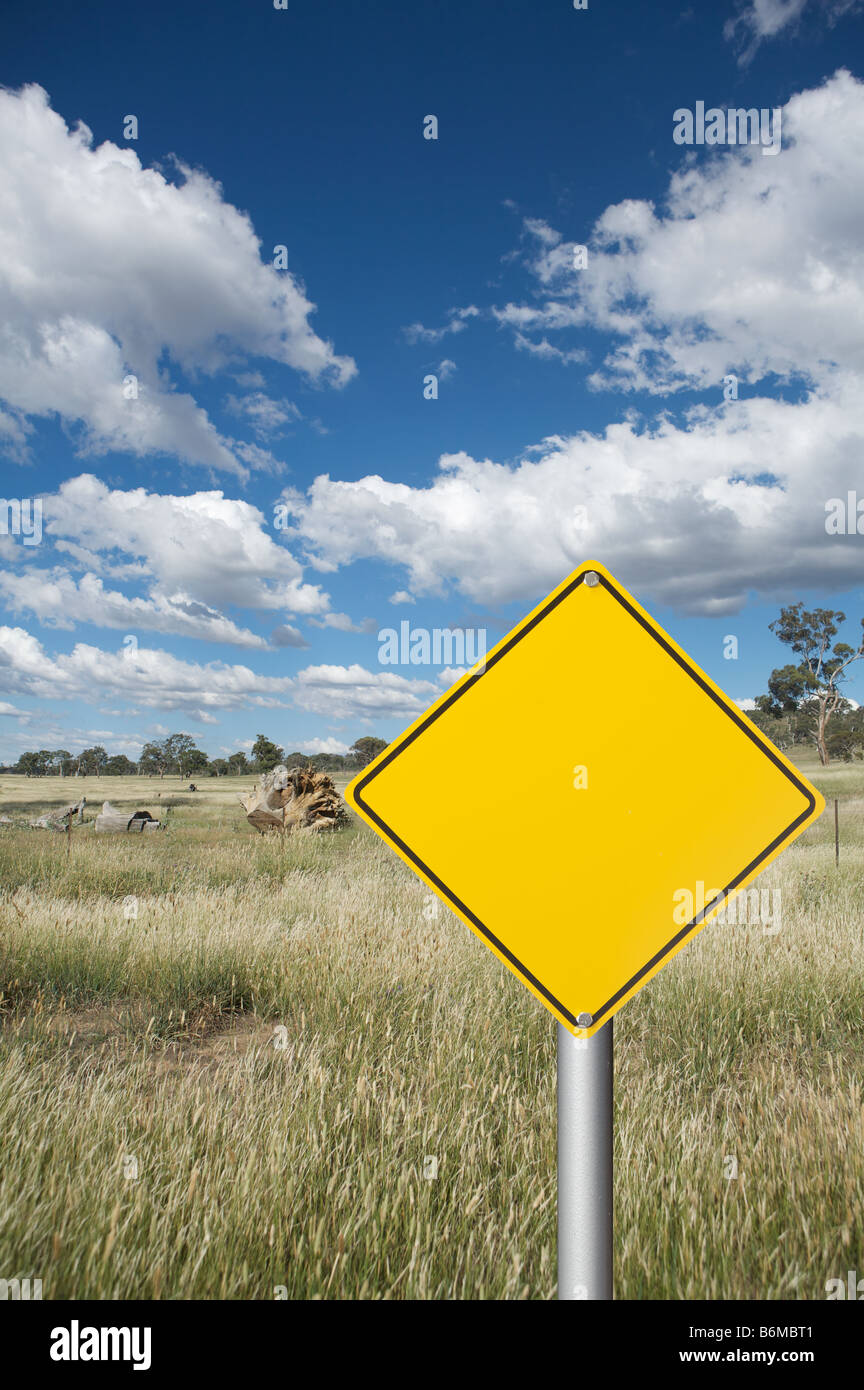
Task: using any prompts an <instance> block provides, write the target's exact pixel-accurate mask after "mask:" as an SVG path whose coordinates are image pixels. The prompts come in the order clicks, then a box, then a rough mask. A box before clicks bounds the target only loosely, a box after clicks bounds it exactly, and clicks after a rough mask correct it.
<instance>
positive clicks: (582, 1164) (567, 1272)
mask: <svg viewBox="0 0 864 1390" xmlns="http://www.w3.org/2000/svg"><path fill="white" fill-rule="evenodd" d="M558 1297H559V1299H581V1298H587V1299H604V1298H611V1297H612V1021H611V1019H610V1021H609V1022H608V1023H606V1024H604V1026H603V1027H602V1028H601V1029H600V1030H599V1032H597V1033H595V1034H594V1036H593V1037H591V1038H574V1036H573V1034H572V1033H568V1031H567V1029H566V1028H565V1027H563V1025H562V1024H560V1023H559V1024H558Z"/></svg>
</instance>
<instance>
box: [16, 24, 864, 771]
mask: <svg viewBox="0 0 864 1390" xmlns="http://www.w3.org/2000/svg"><path fill="white" fill-rule="evenodd" d="M0 39H2V49H0V51H2V54H3V58H2V65H0V82H2V84H3V89H4V90H3V92H2V93H0V176H2V181H3V186H4V190H8V196H7V197H6V198H5V202H6V207H7V212H6V214H5V215H4V216H3V217H2V218H0V310H2V314H0V319H2V322H3V324H4V328H3V330H2V335H0V445H2V446H4V448H5V452H4V453H3V455H2V458H0V467H2V489H0V491H2V495H3V496H4V497H5V498H7V499H8V498H22V499H30V498H37V497H38V498H41V499H42V506H43V518H44V520H43V527H44V534H43V538H42V541H41V543H40V544H39V545H33V546H25V545H24V544H23V537H21V536H14V535H9V536H0V561H2V570H0V606H2V610H3V611H2V612H0V678H3V683H2V688H0V711H2V712H3V713H2V715H0V758H4V759H8V758H10V757H13V756H15V755H16V754H17V753H18V752H19V751H20V750H21V749H23V748H28V747H61V746H62V747H66V748H69V749H70V750H73V751H74V750H75V749H77V748H80V747H83V746H86V745H88V744H92V743H94V742H99V743H103V744H105V746H106V747H108V748H109V750H110V751H125V752H128V753H131V754H133V756H134V754H135V753H136V752H137V750H138V748H139V747H140V744H141V742H142V741H143V740H144V739H147V738H150V737H153V736H156V735H158V734H160V733H162V732H168V731H173V730H178V729H183V730H186V731H188V732H190V733H192V734H193V735H195V737H196V738H198V740H199V742H200V743H201V744H202V746H204V747H206V748H207V749H208V751H210V752H211V753H212V754H214V755H215V754H218V753H220V752H223V751H231V750H232V749H234V748H236V747H242V746H244V744H245V745H246V746H248V744H249V742H251V740H252V739H254V737H255V735H256V733H258V732H260V731H264V732H266V733H267V734H268V735H269V736H271V737H273V738H275V739H276V740H277V741H278V742H279V743H281V744H283V745H284V746H285V747H286V748H292V749H293V748H297V747H299V748H304V749H308V750H309V751H316V750H318V749H325V748H329V749H333V750H334V751H335V750H338V749H340V748H344V747H345V746H347V745H349V744H350V743H352V742H353V740H354V739H355V738H356V737H358V736H359V735H361V734H364V733H370V732H372V733H376V734H379V735H381V736H383V737H386V738H390V737H393V736H395V734H396V733H398V732H399V730H400V729H401V728H402V727H404V726H405V725H406V724H407V723H408V722H410V720H411V719H412V718H413V717H415V715H416V714H417V713H418V712H419V711H420V710H422V709H423V708H424V707H425V705H426V704H428V703H430V702H431V700H432V699H433V698H434V696H435V694H436V693H437V692H438V691H439V690H440V689H441V688H442V684H446V683H447V681H448V679H449V678H451V676H450V675H448V672H446V671H444V672H442V671H441V669H440V668H436V667H417V666H405V667H389V666H382V665H381V663H380V662H379V659H378V655H379V641H378V633H379V631H380V630H381V629H383V628H387V627H392V626H398V625H399V623H400V622H401V621H403V620H406V619H407V620H410V622H411V623H412V625H413V626H424V627H427V628H432V627H436V626H438V627H445V626H450V627H453V626H455V625H459V626H469V627H480V628H485V629H486V630H487V632H488V640H489V644H490V645H491V644H492V643H493V642H494V641H496V640H497V639H498V637H500V636H501V635H502V634H503V633H504V632H505V631H506V630H507V629H508V628H509V627H510V626H512V624H513V623H514V622H515V621H516V620H517V619H518V618H519V617H520V616H521V614H522V613H523V612H525V611H526V610H527V609H528V608H529V607H531V606H532V605H533V604H534V603H536V602H537V600H538V599H539V598H541V597H542V596H543V594H544V593H545V592H547V591H548V590H549V589H551V588H552V587H554V585H555V584H557V583H558V582H559V581H560V580H561V579H562V578H563V577H564V575H565V574H566V573H567V572H568V571H569V569H571V568H573V567H574V566H575V565H576V564H578V563H580V562H581V561H582V560H584V559H585V558H588V557H590V556H593V557H595V558H597V559H599V560H602V561H604V562H605V563H607V564H608V565H609V566H610V568H611V569H612V570H613V571H614V572H615V573H617V575H618V576H619V578H620V579H621V580H622V581H623V582H624V583H625V584H626V585H628V586H629V587H631V588H632V589H633V590H634V592H635V593H636V594H637V596H638V597H639V598H640V600H641V601H642V602H643V603H645V604H646V605H647V606H648V607H649V608H650V609H651V611H652V612H654V613H655V614H656V616H657V617H658V618H659V619H660V621H661V622H662V623H664V625H665V626H667V627H668V628H669V630H670V631H671V632H672V633H673V635H674V636H675V637H676V638H677V639H678V640H679V641H681V642H682V643H683V645H684V646H685V647H686V648H687V649H688V650H689V651H691V652H692V654H693V655H694V656H695V657H696V659H697V660H698V661H699V662H700V663H701V664H702V665H703V666H704V667H705V668H706V669H707V670H708V671H709V673H710V674H711V675H712V676H713V677H714V678H715V679H717V680H718V681H719V682H720V684H721V685H722V686H723V687H724V688H725V689H727V690H728V691H729V693H730V694H731V695H732V696H733V698H738V699H746V698H748V697H752V696H753V695H755V694H757V693H759V692H760V691H761V690H763V689H764V688H765V683H766V680H767V676H768V674H769V672H770V671H771V669H772V667H773V666H775V665H777V664H783V663H784V662H785V659H786V657H785V653H784V650H783V649H782V648H781V647H780V646H779V644H777V643H776V642H775V641H774V639H773V638H772V637H771V634H770V633H769V632H768V631H767V625H768V623H769V622H770V621H771V619H772V618H773V617H774V616H776V613H777V611H778V608H779V605H780V604H781V603H786V602H791V601H794V600H796V599H798V598H803V599H805V600H807V601H808V602H809V601H813V602H820V603H825V604H830V606H833V607H841V608H843V609H845V611H846V612H847V614H848V615H849V619H850V621H849V623H848V624H847V631H848V634H849V635H850V636H852V635H854V634H855V633H856V632H860V628H859V623H860V617H861V615H862V613H864V593H862V589H864V585H862V564H861V547H862V546H864V537H862V536H858V535H857V534H850V535H844V536H834V535H828V534H826V531H825V506H826V503H827V502H828V500H829V499H831V498H832V497H836V496H844V497H845V496H846V494H847V492H848V491H849V490H854V489H856V488H857V489H858V491H859V493H860V495H861V497H862V499H864V469H862V457H864V455H862V449H861V443H862V433H864V407H862V404H861V402H862V399H864V397H862V391H861V386H862V382H861V376H862V373H864V348H862V342H861V333H860V323H861V310H862V307H864V250H862V237H861V227H862V226H864V173H862V171H864V85H862V81H861V78H862V71H861V69H862V62H861V59H862V56H864V46H862V13H861V7H860V6H859V5H858V4H856V3H853V2H852V0H830V3H829V2H828V0H825V2H824V3H818V0H756V3H749V0H748V3H740V4H730V5H723V4H721V5H718V6H710V7H707V6H699V7H695V6H693V7H689V8H688V7H684V6H678V5H671V4H670V5H666V4H664V5H642V4H632V3H630V4H627V3H620V4H611V3H606V2H604V3H601V2H600V0H596V2H594V0H592V2H591V3H589V8H588V9H587V10H582V11H576V10H574V9H573V7H572V5H570V4H569V3H567V0H539V3H538V0H532V3H530V4H529V3H527V0H512V2H511V3H494V0H482V2H480V0H467V3H465V2H464V0H463V3H458V4H457V3H452V4H450V3H441V4H434V5H426V6H419V5H417V6H413V5H412V6H406V5H405V4H404V3H401V4H395V3H376V4H375V5H374V6H365V5H356V4H353V5H352V4H344V3H342V4H328V3H318V4H313V3H312V2H311V0H288V7H287V9H285V10H276V9H275V8H274V7H273V5H272V4H269V5H268V4H266V3H265V2H264V0H258V2H257V3H251V4H250V3H248V0H243V3H241V0H234V2H233V3H213V4H210V5H207V6H206V7H204V6H201V5H198V4H196V5H193V4H191V3H189V0H178V3H174V4H171V5H168V4H164V5H163V4H159V3H155V4H151V5H149V6H147V7H137V8H136V7H128V8H127V7H121V8H119V9H118V8H117V7H116V6H113V5H112V6H109V5H108V4H106V3H102V2H101V0H93V3H89V4H82V5H80V6H76V7H74V9H73V8H72V7H65V8H60V9H58V10H57V11H52V13H51V16H50V19H49V18H47V17H46V15H45V13H44V12H42V11H39V10H36V11H34V10H33V9H32V6H29V5H26V4H24V3H17V0H8V3H7V4H6V6H5V7H4V13H3V17H2V19H0ZM699 101H704V103H705V105H706V107H709V108H711V107H717V108H722V109H725V108H727V107H736V108H751V107H752V108H757V109H759V110H761V109H763V108H764V109H765V110H766V111H772V112H773V111H774V110H775V108H780V109H781V111H782V142H781V143H782V148H781V149H780V151H779V153H778V154H776V155H766V154H764V153H763V150H762V148H761V147H760V146H758V145H757V146H747V145H743V146H742V145H737V144H728V143H727V144H721V145H715V146H712V147H709V146H704V145H703V146H697V145H694V146H691V147H686V146H682V145H679V144H676V143H675V141H674V140H673V113H674V112H675V111H676V110H678V109H681V108H688V109H689V108H695V106H696V103H697V102H699ZM130 115H133V116H135V117H136V118H137V138H134V139H132V138H125V136H126V135H127V134H128V131H127V130H124V123H125V122H126V118H127V117H128V116H130ZM429 115H435V116H436V117H437V119H438V138H437V139H436V140H427V139H424V119H425V118H426V117H427V116H429ZM79 123H83V127H84V128H81V127H79ZM576 245H584V246H585V247H587V250H588V260H587V265H586V266H585V267H584V268H583V269H578V270H577V269H575V267H574V257H573V248H574V246H576ZM280 246H284V247H286V248H287V268H276V267H275V266H274V263H273V262H274V248H276V247H280ZM313 306H315V307H314V308H313ZM856 324H857V327H856ZM430 373H434V374H435V375H436V376H437V377H438V396H437V399H425V398H424V378H426V377H427V375H428V374H430ZM729 373H733V374H735V376H736V377H737V379H738V399H737V400H732V401H725V400H724V386H723V381H724V376H726V375H727V374H729ZM130 377H134V378H135V379H136V383H137V391H138V395H137V398H132V399H130V398H129V395H128V391H129V387H128V382H129V379H130ZM124 383H126V384H125V385H124ZM124 392H125V394H124ZM280 504H281V505H283V506H285V507H286V508H287V511H286V512H284V513H283V514H282V515H283V516H284V517H285V518H286V519H287V522H288V525H287V527H285V528H282V529H278V528H277V527H275V526H274V516H275V515H276V513H275V511H274V509H275V508H276V507H277V506H279V505H280ZM729 634H734V635H735V636H737V638H738V642H739V648H738V650H739V655H738V659H737V660H735V661H729V660H725V659H724V657H723V650H724V638H725V637H726V636H727V635H729ZM592 660H593V657H592V655H591V654H586V664H587V665H588V666H589V667H590V663H591V661H592ZM619 678H621V675H620V673H619ZM636 679H638V676H637V677H636ZM849 691H850V693H852V694H854V695H857V697H858V698H859V699H864V681H862V680H861V678H860V677H856V678H855V679H854V680H853V681H852V682H851V683H850V686H849ZM526 720H527V723H528V729H527V736H528V737H529V738H530V711H528V712H526Z"/></svg>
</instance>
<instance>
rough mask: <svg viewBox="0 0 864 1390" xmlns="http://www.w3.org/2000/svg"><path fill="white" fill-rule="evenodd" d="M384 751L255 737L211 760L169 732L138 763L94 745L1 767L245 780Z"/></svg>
mask: <svg viewBox="0 0 864 1390" xmlns="http://www.w3.org/2000/svg"><path fill="white" fill-rule="evenodd" d="M386 747H387V743H386V740H385V739H383V738H372V737H370V736H367V737H364V738H358V739H357V740H356V741H355V742H354V743H353V744H352V746H351V748H350V749H349V750H348V752H347V753H313V754H311V755H310V754H308V753H300V752H295V753H287V754H286V753H285V752H284V750H283V749H282V748H280V747H279V744H278V743H273V742H272V740H271V739H269V738H266V737H265V736H264V734H259V735H258V737H257V738H256V740H255V742H254V744H253V745H252V750H251V754H250V755H249V756H247V755H246V753H241V752H238V753H232V754H231V755H230V756H229V757H227V758H211V757H209V756H208V754H207V753H205V752H204V750H203V749H201V748H199V747H198V746H197V744H196V743H195V740H194V738H193V737H192V735H191V734H169V735H168V737H167V738H163V739H153V740H151V742H149V743H145V744H144V747H143V748H142V749H141V756H140V757H139V759H138V761H137V762H134V761H133V759H132V758H127V757H126V755H125V754H124V753H115V754H114V755H113V756H111V757H109V755H108V753H107V752H106V750H105V749H104V748H103V747H102V746H101V745H100V744H97V745H96V747H95V748H85V749H84V750H83V752H81V753H70V752H69V751H68V750H67V749H66V748H56V749H53V750H52V749H48V748H40V749H39V750H38V752H36V751H33V752H28V753H22V754H21V756H20V758H19V759H18V761H17V763H15V764H14V765H11V764H10V765H8V766H6V767H3V768H2V769H0V771H3V772H18V773H23V774H24V775H25V776H26V777H135V776H139V777H165V776H174V777H178V776H179V777H182V778H183V779H184V781H185V780H186V779H187V778H202V777H248V776H252V775H255V774H260V773H265V772H269V771H270V770H271V769H272V768H274V767H277V766H278V764H279V763H285V764H286V766H287V767H310V766H311V767H314V768H316V769H317V770H318V771H319V772H351V773H354V772H357V771H359V769H360V768H363V767H365V766H366V764H367V763H370V762H371V761H372V759H373V758H374V757H375V756H376V755H377V754H378V753H380V752H382V750H383V749H385V748H386Z"/></svg>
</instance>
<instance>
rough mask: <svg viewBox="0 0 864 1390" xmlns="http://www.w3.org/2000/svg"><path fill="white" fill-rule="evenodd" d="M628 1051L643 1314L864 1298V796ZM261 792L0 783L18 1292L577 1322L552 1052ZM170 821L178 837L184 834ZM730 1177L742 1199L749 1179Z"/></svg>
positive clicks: (487, 959)
mask: <svg viewBox="0 0 864 1390" xmlns="http://www.w3.org/2000/svg"><path fill="white" fill-rule="evenodd" d="M802 766H803V767H804V768H805V771H806V772H807V773H808V775H810V776H812V777H813V778H814V780H815V781H816V782H817V784H818V785H819V786H820V787H821V789H822V790H823V792H824V793H825V795H826V796H827V797H834V796H837V797H839V798H840V800H841V805H840V817H841V841H842V844H841V864H840V868H839V870H838V869H837V868H835V865H834V850H833V815H832V814H831V811H830V809H829V812H828V813H826V815H825V816H824V817H823V818H822V821H820V822H819V823H818V824H817V825H816V826H815V827H814V828H813V829H812V830H810V831H809V832H808V833H807V834H806V835H805V836H804V837H803V838H802V840H800V841H799V842H798V843H797V844H796V845H795V846H794V847H793V848H791V849H790V850H789V851H787V853H786V854H785V855H784V856H783V857H782V859H781V860H780V862H779V864H778V865H776V866H772V868H771V869H770V870H769V871H768V872H767V873H766V874H765V875H764V876H763V878H762V879H761V880H760V887H772V888H778V887H779V888H781V889H782V919H783V920H782V930H781V931H779V932H778V933H776V934H773V935H772V934H767V933H765V932H764V931H763V929H762V927H761V926H760V925H759V924H758V923H755V924H753V925H747V926H731V925H724V926H720V925H715V926H712V927H709V928H708V929H706V931H705V932H704V933H702V935H701V936H700V937H699V938H698V940H697V941H696V942H695V943H694V944H693V945H691V946H690V947H689V948H687V949H686V950H685V951H683V952H682V953H681V954H680V955H679V956H678V957H677V958H676V959H675V960H674V961H673V962H672V963H671V965H670V966H668V967H667V969H666V970H665V971H664V972H663V973H662V974H661V975H660V976H659V977H658V978H657V979H656V980H655V981H653V982H652V983H651V985H650V986H649V987H648V988H647V989H646V990H644V991H643V992H642V993H641V994H640V995H639V996H638V998H637V999H636V1000H634V1001H632V1002H631V1003H630V1004H628V1006H627V1007H626V1009H624V1010H623V1011H622V1013H621V1014H619V1015H618V1017H617V1019H616V1025H615V1026H616V1228H617V1231H616V1239H617V1245H616V1271H615V1278H616V1294H617V1296H618V1297H620V1298H669V1299H679V1298H686V1299H703V1298H722V1297H728V1298H756V1299H776V1298H794V1299H820V1298H824V1297H825V1282H826V1280H828V1279H830V1278H835V1277H839V1278H845V1275H846V1271H847V1270H849V1269H857V1270H858V1271H860V1273H861V1274H862V1275H864V1095H862V1077H864V930H862V927H864V915H862V901H864V854H862V848H864V768H862V767H861V766H860V765H858V766H851V767H850V766H844V765H838V766H837V767H836V768H835V767H831V768H830V769H828V770H827V772H818V771H817V770H816V769H815V768H814V767H813V765H812V762H810V761H809V760H808V761H806V762H804V761H802ZM247 785H248V783H247V782H245V781H243V780H242V779H240V780H237V779H233V778H232V779H223V780H220V781H218V782H215V781H211V780H208V781H205V782H204V783H202V784H201V791H200V792H198V793H196V794H190V793H188V792H187V791H186V790H185V787H184V786H182V785H181V784H180V783H179V781H178V780H177V779H168V778H166V779H165V780H164V782H160V781H159V780H158V779H153V780H149V779H143V778H142V779H138V778H136V779H131V780H129V781H124V780H122V779H115V778H111V779H105V780H104V781H102V782H98V781H97V780H96V779H76V780H74V781H70V780H68V779H67V780H66V781H60V780H59V779H58V780H47V779H46V780H38V781H35V780H26V779H23V778H17V777H11V776H8V775H7V776H5V777H2V778H0V813H2V814H6V815H8V816H10V817H11V818H12V820H13V822H14V821H23V822H25V823H26V820H27V819H28V818H29V817H30V816H32V815H35V814H40V813H42V812H44V811H46V810H48V809H50V808H51V807H52V806H53V807H59V806H65V805H66V804H68V803H69V802H70V801H72V800H76V799H77V797H78V796H79V795H80V794H81V792H82V790H83V791H84V793H85V794H86V796H87V799H88V803H90V804H89V805H88V815H90V816H93V815H95V813H96V810H97V809H98V806H99V805H100V804H101V801H102V800H103V799H104V798H105V797H110V799H111V800H112V802H114V803H115V804H121V805H126V806H129V808H130V811H131V810H134V809H137V807H138V806H141V807H144V808H147V809H149V810H151V811H152V812H153V813H154V814H157V815H160V816H161V817H162V818H163V819H164V818H165V817H166V813H167V829H166V830H165V832H164V833H162V832H159V833H154V834H153V835H150V836H146V837H143V838H139V837H137V836H135V837H132V836H112V837H98V838H97V837H96V836H95V835H94V834H93V832H92V829H91V828H90V827H88V826H84V827H76V828H75V829H74V831H73V833H72V835H71V837H67V836H65V835H59V834H54V833H52V832H48V831H37V830H30V829H26V828H23V827H22V828H18V827H17V826H16V825H15V824H13V825H12V826H9V825H7V826H4V827H2V828H0V1277H2V1278H7V1279H9V1278H13V1277H19V1278H24V1277H30V1278H41V1279H42V1280H43V1294H44V1297H45V1298H145V1299H146V1298H243V1299H272V1298H274V1297H276V1296H284V1295H285V1294H287V1297H289V1298H358V1297H359V1298H424V1299H425V1298H448V1299H452V1298H514V1299H523V1298H524V1299H549V1298H552V1297H554V1294H555V1027H554V1024H553V1022H552V1020H551V1018H550V1017H549V1015H548V1014H547V1013H546V1012H545V1010H543V1009H542V1008H541V1007H540V1005H539V1004H537V1003H536V1001H535V1000H534V999H533V998H532V997H531V996H530V995H529V994H528V992H527V991H526V990H524V989H523V988H522V987H521V986H520V985H519V984H518V983H517V982H516V981H515V980H514V979H512V978H511V976H510V975H509V973H508V972H506V971H505V970H504V969H503V967H502V966H500V965H499V963H498V962H497V961H496V960H495V959H494V958H493V957H492V955H491V954H490V953H489V952H487V951H486V950H485V948H484V947H483V946H482V945H481V944H480V943H479V942H478V941H476V940H475V939H474V937H473V936H472V935H471V933H470V932H468V931H467V929H466V928H465V927H463V926H462V924H461V923H460V922H459V921H458V920H456V919H455V918H453V917H452V916H451V915H450V914H449V913H447V912H446V911H445V910H444V909H443V908H440V909H437V910H436V908H435V907H434V906H432V905H431V902H430V895H429V894H428V893H427V891H426V890H425V888H424V887H423V886H422V884H420V883H419V882H417V881H416V880H415V879H414V878H413V876H412V875H411V874H410V873H409V872H408V870H407V869H405V867H404V866H403V865H402V864H401V863H400V862H399V861H398V860H397V859H396V858H395V856H393V855H391V854H390V853H389V852H388V851H387V850H385V849H384V847H383V846H382V845H380V843H379V842H378V840H377V839H376V838H375V837H374V836H373V835H371V833H369V832H368V831H367V830H366V829H365V828H363V827H360V826H357V825H354V826H352V828H351V829H349V830H347V831H344V832H342V833H339V834H337V835H334V836H322V837H317V838H316V837H315V836H313V835H308V834H305V835H300V836H295V837H293V838H292V839H289V840H287V841H286V842H285V843H284V844H280V843H277V842H276V841H275V840H273V839H267V840H265V839H262V838H259V837H257V836H255V835H254V834H253V833H252V832H251V831H250V829H249V827H248V826H247V825H246V822H245V819H244V817H243V813H242V810H241V808H240V807H239V805H238V804H237V801H236V796H237V792H238V791H241V790H243V789H245V788H246V787H247ZM169 806H170V811H168V808H169ZM736 1167H737V1176H730V1174H732V1173H734V1172H735V1171H736Z"/></svg>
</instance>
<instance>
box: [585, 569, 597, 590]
mask: <svg viewBox="0 0 864 1390" xmlns="http://www.w3.org/2000/svg"><path fill="white" fill-rule="evenodd" d="M585 583H586V584H587V585H588V588H589V589H596V587H597V585H598V584H599V583H600V576H599V574H595V573H594V571H593V570H589V571H588V573H587V574H586V576H585Z"/></svg>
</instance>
